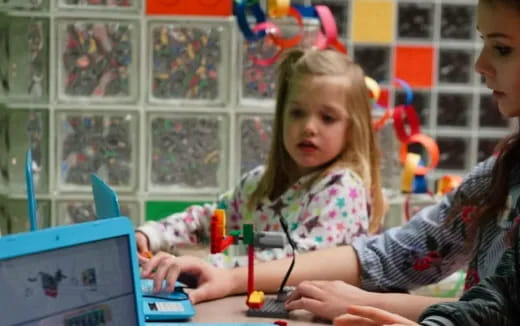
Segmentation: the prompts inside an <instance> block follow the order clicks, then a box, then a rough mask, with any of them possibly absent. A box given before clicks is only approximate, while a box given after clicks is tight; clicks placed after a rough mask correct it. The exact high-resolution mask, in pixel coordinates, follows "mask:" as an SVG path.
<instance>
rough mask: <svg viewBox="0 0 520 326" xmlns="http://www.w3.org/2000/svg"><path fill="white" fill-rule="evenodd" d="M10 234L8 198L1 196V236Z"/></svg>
mask: <svg viewBox="0 0 520 326" xmlns="http://www.w3.org/2000/svg"><path fill="white" fill-rule="evenodd" d="M8 232H9V221H8V217H7V198H6V197H4V196H1V195H0V236H2V235H6V234H7V233H8Z"/></svg>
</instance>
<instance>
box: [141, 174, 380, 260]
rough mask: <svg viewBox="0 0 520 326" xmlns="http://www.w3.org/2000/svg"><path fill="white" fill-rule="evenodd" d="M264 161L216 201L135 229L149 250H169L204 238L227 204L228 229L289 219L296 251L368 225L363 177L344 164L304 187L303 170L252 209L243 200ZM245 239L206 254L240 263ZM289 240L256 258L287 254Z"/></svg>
mask: <svg viewBox="0 0 520 326" xmlns="http://www.w3.org/2000/svg"><path fill="white" fill-rule="evenodd" d="M263 173H264V167H263V166H261V167H258V168H256V169H254V170H252V171H250V172H248V173H246V174H245V175H244V176H243V177H242V179H241V181H240V183H239V184H238V185H237V186H236V187H235V189H233V190H232V191H229V192H227V193H226V194H224V195H222V196H220V198H219V200H218V202H217V203H213V204H206V205H201V206H191V207H189V208H188V209H187V210H185V211H184V212H181V213H176V214H172V215H170V216H168V217H166V218H164V219H162V220H160V221H158V222H147V223H146V224H144V225H143V226H141V227H140V228H138V230H139V231H142V232H144V233H145V234H146V235H147V236H148V239H149V241H150V247H151V250H152V251H153V252H156V251H158V250H166V251H172V250H173V249H174V248H175V247H179V246H183V245H189V244H196V243H200V242H204V241H207V239H208V237H209V224H210V218H211V215H212V214H213V212H214V210H215V209H216V208H217V207H219V208H225V209H226V216H227V221H226V229H227V232H228V233H229V231H231V230H242V224H245V223H249V224H253V226H254V230H255V231H275V232H283V230H282V227H281V224H280V218H281V217H283V218H284V219H285V221H286V222H287V225H288V228H289V231H290V235H291V238H292V240H293V241H294V242H295V243H296V245H297V249H298V250H299V251H309V250H315V249H318V248H326V247H332V246H338V245H343V244H350V243H351V242H352V240H353V239H354V238H355V237H356V236H359V235H362V234H365V233H367V231H368V225H369V215H370V213H369V211H370V209H369V202H370V196H369V193H368V190H367V189H366V188H365V186H364V184H363V182H362V180H361V178H360V177H359V176H358V175H357V174H356V173H354V172H353V171H352V170H350V169H348V168H342V169H337V170H335V171H332V172H330V173H329V174H328V175H326V176H325V177H323V178H322V179H319V180H318V181H315V182H314V184H313V185H311V187H310V188H306V187H304V184H305V181H307V180H308V178H309V176H304V177H302V178H301V179H300V180H298V181H297V182H296V183H295V184H294V185H292V186H291V187H290V188H289V189H288V190H287V191H286V192H285V193H283V194H282V195H281V196H280V197H279V198H277V199H276V200H273V201H270V200H269V199H268V198H265V199H263V200H262V201H260V203H259V204H258V205H257V207H256V208H255V209H254V210H253V211H249V210H248V209H247V202H248V200H249V198H250V196H251V194H252V193H253V191H254V190H255V189H256V187H257V184H258V182H259V181H260V178H261V176H262V175H263ZM245 249H246V248H245V246H244V245H240V244H238V245H235V246H231V248H230V250H228V251H227V253H225V254H215V255H211V256H210V257H209V260H210V261H211V262H212V263H213V264H214V265H216V266H226V267H234V266H243V265H245V264H246V263H247V256H246V250H245ZM290 255H292V250H291V249H290V246H289V245H287V246H286V247H285V248H283V249H265V250H256V253H255V258H256V259H257V260H260V261H269V260H274V259H280V258H286V257H287V256H290Z"/></svg>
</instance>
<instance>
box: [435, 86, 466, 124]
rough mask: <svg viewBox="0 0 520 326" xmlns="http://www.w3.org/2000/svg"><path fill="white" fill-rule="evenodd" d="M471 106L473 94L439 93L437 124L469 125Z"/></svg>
mask: <svg viewBox="0 0 520 326" xmlns="http://www.w3.org/2000/svg"><path fill="white" fill-rule="evenodd" d="M472 108H473V96H472V95H471V94H460V93H439V95H438V102H437V125H439V126H456V127H469V125H470V122H471V112H472Z"/></svg>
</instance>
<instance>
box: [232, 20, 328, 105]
mask: <svg viewBox="0 0 520 326" xmlns="http://www.w3.org/2000/svg"><path fill="white" fill-rule="evenodd" d="M274 21H275V22H276V24H277V25H278V26H279V27H280V30H281V37H283V38H290V37H293V36H295V35H296V34H297V33H298V29H297V26H296V25H295V24H294V23H293V22H291V23H290V24H289V23H287V22H285V23H284V22H283V21H281V22H279V23H278V22H277V21H276V20H274ZM318 28H319V26H318V25H316V24H313V23H306V24H305V25H304V29H303V38H302V41H301V42H300V44H299V46H301V47H303V48H307V47H310V46H312V41H313V40H314V38H315V37H316V35H317V34H316V33H317V31H319V29H318ZM239 39H240V42H241V44H242V51H241V56H242V71H241V74H242V83H241V84H242V87H241V90H240V91H241V98H242V99H243V100H251V101H253V102H258V101H262V100H267V99H274V97H275V94H276V87H275V84H276V75H275V73H276V64H273V65H269V66H261V65H258V64H256V63H255V62H254V61H253V60H251V58H253V57H255V56H258V57H260V58H270V57H272V56H273V55H275V54H276V52H278V50H279V48H278V47H277V46H276V45H275V44H274V43H273V42H272V41H271V40H270V38H263V39H261V40H259V41H256V42H248V41H246V40H245V39H244V37H243V36H242V35H240V38H239Z"/></svg>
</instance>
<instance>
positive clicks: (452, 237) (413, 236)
mask: <svg viewBox="0 0 520 326" xmlns="http://www.w3.org/2000/svg"><path fill="white" fill-rule="evenodd" d="M493 164H494V158H491V159H488V160H486V161H484V162H482V163H480V164H479V165H477V166H476V167H475V168H474V169H473V170H472V171H471V172H470V173H469V174H468V175H467V176H466V177H465V178H464V181H463V182H462V184H461V186H460V187H459V188H458V189H457V190H456V191H454V192H452V193H450V194H448V195H446V196H444V197H443V198H442V200H441V201H440V202H439V203H437V204H435V205H431V206H428V207H425V208H423V209H422V210H420V211H419V212H418V213H417V214H416V215H415V216H414V217H413V218H412V219H411V220H410V222H408V223H406V224H405V225H403V226H400V227H395V228H392V229H389V230H387V231H385V232H384V233H382V234H380V235H377V236H373V237H361V238H358V239H356V240H354V242H353V247H354V250H355V251H356V252H357V255H358V257H359V261H360V265H361V286H362V288H364V289H366V290H369V291H408V290H412V289H415V288H418V287H420V286H423V285H427V284H432V283H435V282H438V281H440V280H442V279H443V278H445V277H447V276H449V275H450V274H452V273H453V272H455V271H457V270H459V269H460V268H461V267H463V266H465V265H466V264H467V263H468V262H469V260H470V258H471V257H472V253H473V250H472V248H468V247H467V246H466V245H465V241H464V236H465V235H464V223H465V222H464V220H463V219H461V216H460V214H459V215H457V216H455V218H454V221H453V223H450V224H448V223H446V219H447V217H448V214H449V213H450V211H451V208H452V205H453V202H454V200H455V199H456V198H461V197H462V198H464V197H466V198H467V197H471V196H475V195H478V194H480V193H481V192H483V191H486V189H488V187H489V183H490V172H491V170H492V167H493Z"/></svg>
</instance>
